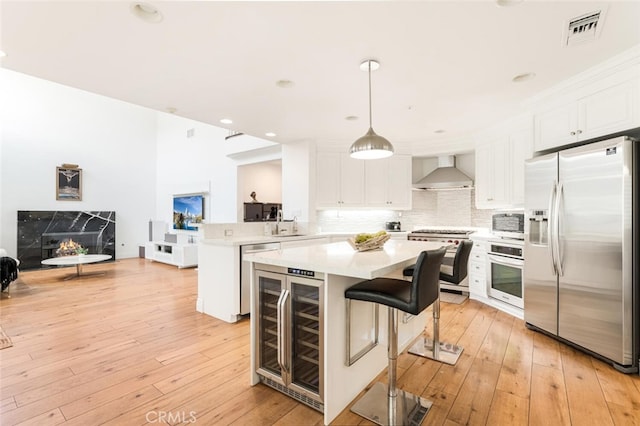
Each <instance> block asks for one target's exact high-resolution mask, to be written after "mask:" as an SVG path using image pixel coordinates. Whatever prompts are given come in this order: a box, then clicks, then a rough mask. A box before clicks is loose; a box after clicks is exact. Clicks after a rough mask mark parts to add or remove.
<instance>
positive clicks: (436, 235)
mask: <svg viewBox="0 0 640 426" xmlns="http://www.w3.org/2000/svg"><path fill="white" fill-rule="evenodd" d="M472 233H473V231H470V230H465V229H452V228H423V229H418V230H416V231H413V232H410V233H409V235H408V236H407V239H408V240H411V241H435V242H441V243H449V244H450V245H451V248H449V249H447V253H446V254H445V257H444V259H443V260H442V269H441V270H443V271H447V272H448V273H449V274H450V273H451V268H452V267H453V259H454V258H455V255H456V249H457V246H458V245H459V244H460V242H461V241H464V240H468V239H469V235H471V234H472ZM447 268H448V270H447ZM440 288H441V289H446V290H453V291H461V292H468V291H469V280H468V279H467V278H465V279H464V280H462V281H461V282H460V283H459V284H447V283H445V282H443V281H441V282H440Z"/></svg>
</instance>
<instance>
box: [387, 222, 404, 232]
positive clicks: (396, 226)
mask: <svg viewBox="0 0 640 426" xmlns="http://www.w3.org/2000/svg"><path fill="white" fill-rule="evenodd" d="M384 229H385V230H387V231H391V232H398V231H400V222H385V224H384Z"/></svg>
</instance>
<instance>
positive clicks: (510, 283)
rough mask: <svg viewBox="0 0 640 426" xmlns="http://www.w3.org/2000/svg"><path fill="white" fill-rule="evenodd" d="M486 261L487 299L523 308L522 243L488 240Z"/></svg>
mask: <svg viewBox="0 0 640 426" xmlns="http://www.w3.org/2000/svg"><path fill="white" fill-rule="evenodd" d="M487 259H488V268H487V283H488V291H489V297H492V298H494V299H497V300H501V301H503V302H505V303H508V304H510V305H513V306H516V307H518V308H521V309H522V308H524V301H523V297H522V294H523V291H522V283H523V280H522V270H523V267H524V241H522V240H515V239H514V240H508V239H497V240H490V241H489V251H488V253H487Z"/></svg>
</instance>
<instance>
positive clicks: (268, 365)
mask: <svg viewBox="0 0 640 426" xmlns="http://www.w3.org/2000/svg"><path fill="white" fill-rule="evenodd" d="M284 285H285V276H284V275H279V274H272V273H268V272H261V273H260V274H259V275H258V315H259V316H258V322H259V327H258V330H259V343H258V350H259V354H258V357H257V359H258V363H259V365H258V369H261V370H263V371H266V372H269V373H271V374H273V375H274V376H277V377H281V376H282V371H281V368H280V364H279V363H278V338H279V336H278V300H279V298H280V294H281V292H282V289H283V287H284Z"/></svg>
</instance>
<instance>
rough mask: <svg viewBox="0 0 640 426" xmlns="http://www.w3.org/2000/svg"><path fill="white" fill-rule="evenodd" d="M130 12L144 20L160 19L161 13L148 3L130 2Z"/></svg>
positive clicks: (158, 20)
mask: <svg viewBox="0 0 640 426" xmlns="http://www.w3.org/2000/svg"><path fill="white" fill-rule="evenodd" d="M131 13H133V14H134V15H135V16H137V17H138V18H140V19H142V20H143V21H146V22H153V23H157V22H160V21H162V13H160V11H159V10H158V9H157V8H156V7H155V6H153V5H150V4H149V3H131Z"/></svg>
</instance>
